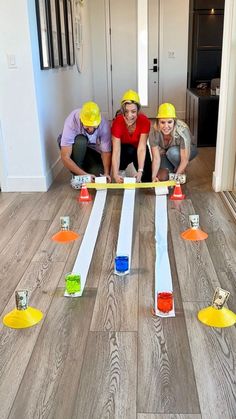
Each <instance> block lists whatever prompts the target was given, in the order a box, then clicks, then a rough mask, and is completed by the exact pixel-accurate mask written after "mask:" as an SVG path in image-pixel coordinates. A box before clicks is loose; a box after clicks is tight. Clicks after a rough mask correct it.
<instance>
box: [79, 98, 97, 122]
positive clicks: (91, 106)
mask: <svg viewBox="0 0 236 419" xmlns="http://www.w3.org/2000/svg"><path fill="white" fill-rule="evenodd" d="M79 117H80V120H81V122H82V124H83V125H84V126H85V127H98V125H99V124H100V122H101V119H102V117H101V112H100V109H99V107H98V105H97V104H96V103H95V102H86V103H84V104H83V106H82V109H81V111H80V115H79Z"/></svg>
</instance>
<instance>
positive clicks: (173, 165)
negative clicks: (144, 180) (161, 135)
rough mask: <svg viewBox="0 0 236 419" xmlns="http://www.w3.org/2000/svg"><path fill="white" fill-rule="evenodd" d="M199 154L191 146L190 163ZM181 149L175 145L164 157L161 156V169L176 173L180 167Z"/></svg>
mask: <svg viewBox="0 0 236 419" xmlns="http://www.w3.org/2000/svg"><path fill="white" fill-rule="evenodd" d="M197 154H198V151H197V148H196V147H195V146H194V145H191V148H190V156H189V161H190V160H192V159H194V157H196V156H197ZM180 160H181V159H180V147H179V146H177V145H175V146H172V147H170V148H169V149H168V150H167V152H166V154H165V155H164V156H161V164H160V169H169V171H170V172H173V171H175V170H176V169H177V168H178V167H179V165H180Z"/></svg>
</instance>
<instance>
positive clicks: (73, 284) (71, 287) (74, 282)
mask: <svg viewBox="0 0 236 419" xmlns="http://www.w3.org/2000/svg"><path fill="white" fill-rule="evenodd" d="M65 280H66V291H67V293H68V294H75V293H76V292H80V290H81V282H80V275H76V274H72V273H69V274H67V275H66V277H65Z"/></svg>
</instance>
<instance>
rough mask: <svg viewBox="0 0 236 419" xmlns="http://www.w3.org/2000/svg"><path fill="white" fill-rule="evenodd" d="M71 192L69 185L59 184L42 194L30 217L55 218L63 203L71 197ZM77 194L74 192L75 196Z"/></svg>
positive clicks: (36, 218)
mask: <svg viewBox="0 0 236 419" xmlns="http://www.w3.org/2000/svg"><path fill="white" fill-rule="evenodd" d="M71 192H72V191H70V189H68V187H67V186H64V187H63V186H60V185H58V186H57V187H53V188H51V189H50V190H49V191H48V192H45V193H44V194H42V196H41V198H40V199H39V201H38V203H37V206H36V207H35V208H34V211H33V212H32V213H31V216H30V218H31V219H32V220H53V219H54V218H55V217H56V215H57V213H58V211H59V209H60V207H61V206H62V204H63V203H64V202H65V201H66V200H67V199H70V196H71ZM77 194H78V192H77ZM77 194H75V193H74V195H75V196H76V195H77Z"/></svg>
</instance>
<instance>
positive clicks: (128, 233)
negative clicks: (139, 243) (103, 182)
mask: <svg viewBox="0 0 236 419" xmlns="http://www.w3.org/2000/svg"><path fill="white" fill-rule="evenodd" d="M135 182H136V179H135V178H129V177H125V178H124V183H135ZM134 202H135V189H125V190H124V196H123V204H122V210H121V218H120V228H119V235H118V243H117V250H116V255H117V256H128V260H129V268H128V271H126V273H125V274H128V273H129V271H130V268H131V256H132V241H133V220H134ZM114 273H115V274H117V275H119V273H118V272H117V271H116V269H115V270H114Z"/></svg>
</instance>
